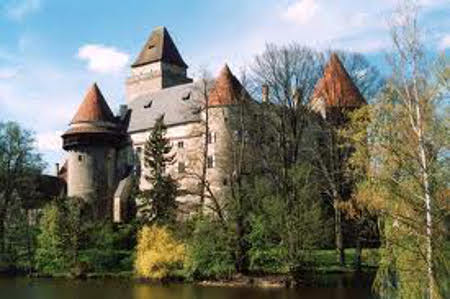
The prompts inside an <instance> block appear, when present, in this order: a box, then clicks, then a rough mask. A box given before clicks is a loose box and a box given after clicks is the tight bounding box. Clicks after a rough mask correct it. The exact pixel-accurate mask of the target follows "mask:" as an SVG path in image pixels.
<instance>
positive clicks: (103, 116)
mask: <svg viewBox="0 0 450 299" xmlns="http://www.w3.org/2000/svg"><path fill="white" fill-rule="evenodd" d="M86 122H89V123H94V122H112V123H114V122H115V120H114V115H113V113H112V112H111V109H110V108H109V106H108V104H107V103H106V101H105V98H104V97H103V95H102V93H101V91H100V89H99V88H98V86H97V84H96V83H94V84H93V85H92V86H91V88H89V90H88V92H87V94H86V96H85V98H84V101H83V102H82V103H81V105H80V107H79V108H78V111H77V113H76V114H75V116H74V118H73V119H72V121H71V123H72V124H74V123H86Z"/></svg>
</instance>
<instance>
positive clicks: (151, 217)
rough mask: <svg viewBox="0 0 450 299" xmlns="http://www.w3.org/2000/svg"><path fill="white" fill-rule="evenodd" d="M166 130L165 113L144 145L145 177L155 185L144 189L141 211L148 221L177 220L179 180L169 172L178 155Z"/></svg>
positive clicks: (164, 221) (168, 221) (166, 221)
mask: <svg viewBox="0 0 450 299" xmlns="http://www.w3.org/2000/svg"><path fill="white" fill-rule="evenodd" d="M166 132H167V127H166V125H165V124H164V115H161V116H160V117H159V118H158V119H157V120H156V122H155V126H154V127H153V130H152V132H151V134H150V136H149V137H148V140H147V142H146V143H145V147H144V165H145V169H147V173H146V174H145V176H144V177H145V180H147V182H148V183H149V184H150V185H151V189H149V190H145V191H143V192H142V198H143V207H142V209H141V212H142V215H143V219H144V221H145V222H157V223H160V224H168V223H172V222H173V221H174V220H175V210H176V201H175V199H176V195H177V184H176V182H175V180H174V179H173V178H172V177H171V176H170V175H168V174H166V173H165V170H166V167H167V166H168V165H170V164H172V163H173V162H174V160H175V157H174V155H171V154H170V151H171V149H172V146H171V145H170V143H169V139H167V138H166V137H165V135H166Z"/></svg>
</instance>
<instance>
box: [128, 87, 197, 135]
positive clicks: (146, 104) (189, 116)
mask: <svg viewBox="0 0 450 299" xmlns="http://www.w3.org/2000/svg"><path fill="white" fill-rule="evenodd" d="M200 91H201V83H200V82H195V83H188V84H183V85H177V86H174V87H169V88H165V89H162V90H160V91H157V92H151V93H148V94H144V95H141V96H139V97H137V98H136V99H134V100H133V101H132V102H131V103H130V104H129V106H128V108H129V109H131V119H130V125H129V128H128V131H129V132H136V131H142V130H148V129H150V128H152V127H153V125H154V123H155V121H156V119H157V118H158V117H159V116H161V115H162V114H164V122H165V123H166V125H169V126H170V125H176V124H182V123H186V122H193V121H200V114H199V113H195V110H196V107H198V106H200V104H201V102H202V100H203V98H202V95H201V92H200Z"/></svg>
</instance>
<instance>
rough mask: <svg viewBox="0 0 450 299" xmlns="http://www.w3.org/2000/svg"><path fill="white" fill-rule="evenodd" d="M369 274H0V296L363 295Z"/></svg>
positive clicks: (261, 298)
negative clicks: (290, 277) (251, 280)
mask: <svg viewBox="0 0 450 299" xmlns="http://www.w3.org/2000/svg"><path fill="white" fill-rule="evenodd" d="M372 279H373V276H371V275H369V276H368V275H362V276H361V275H358V276H357V277H356V276H354V275H343V274H329V275H326V276H324V277H322V278H321V279H320V282H319V285H316V286H310V287H299V288H293V289H284V288H283V289H258V288H250V287H247V288H243V287H239V288H238V287H236V288H231V287H203V286H196V285H190V284H170V285H151V284H145V283H139V282H135V281H131V280H120V279H102V280H96V279H95V280H85V281H71V280H62V279H28V278H0V298H1V299H9V298H11V299H102V298H107V299H228V298H233V299H274V298H282V299H293V298H302V299H309V298H311V299H328V298H330V299H334V298H335V299H361V298H362V299H364V298H371V292H370V284H371V282H372Z"/></svg>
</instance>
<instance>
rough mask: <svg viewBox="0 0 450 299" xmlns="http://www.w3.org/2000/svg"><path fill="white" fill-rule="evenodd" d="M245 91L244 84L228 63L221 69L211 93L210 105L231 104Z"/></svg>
mask: <svg viewBox="0 0 450 299" xmlns="http://www.w3.org/2000/svg"><path fill="white" fill-rule="evenodd" d="M243 92H245V90H244V88H243V87H242V84H241V83H240V82H239V80H238V79H237V78H236V77H235V76H234V75H233V73H232V72H231V70H230V68H229V67H228V65H227V64H225V66H224V67H223V68H222V70H221V71H220V74H219V76H218V77H217V79H216V81H215V82H214V85H213V87H212V88H211V92H210V94H209V105H210V106H220V105H231V104H235V103H236V100H237V99H239V97H240V96H242V93H243Z"/></svg>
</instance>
